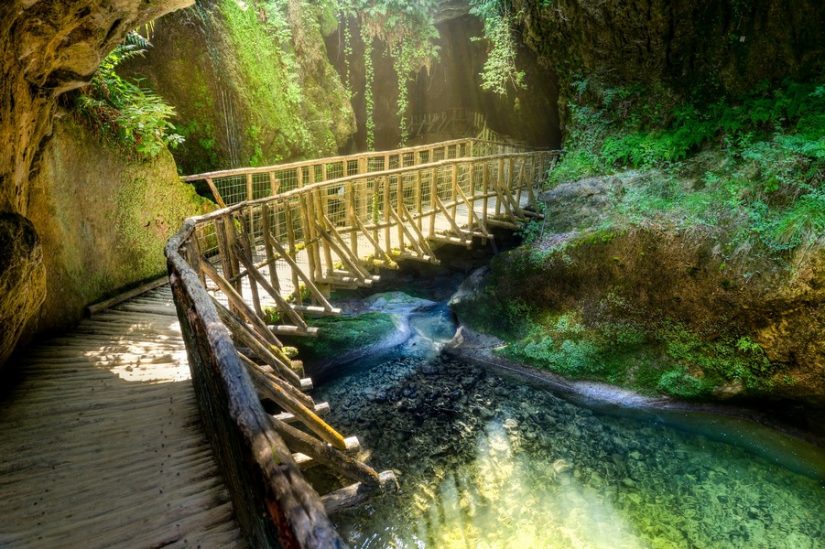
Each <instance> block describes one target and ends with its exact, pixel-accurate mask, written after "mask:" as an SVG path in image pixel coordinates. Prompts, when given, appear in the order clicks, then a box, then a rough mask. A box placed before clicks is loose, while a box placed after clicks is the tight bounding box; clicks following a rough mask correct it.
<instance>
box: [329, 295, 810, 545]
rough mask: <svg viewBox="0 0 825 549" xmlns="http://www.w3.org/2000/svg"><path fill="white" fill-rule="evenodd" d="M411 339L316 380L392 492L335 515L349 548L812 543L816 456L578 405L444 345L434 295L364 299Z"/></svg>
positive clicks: (748, 427) (588, 403)
mask: <svg viewBox="0 0 825 549" xmlns="http://www.w3.org/2000/svg"><path fill="white" fill-rule="evenodd" d="M399 302H403V303H405V304H406V305H404V306H403V307H401V308H400V309H401V310H404V311H406V312H404V313H403V316H404V317H405V319H406V321H405V323H404V326H406V328H407V329H409V337H407V338H406V339H405V340H404V341H403V342H402V343H397V342H396V343H397V344H395V345H393V346H391V347H389V348H387V347H381V346H380V345H379V346H376V347H374V349H375V350H376V351H375V353H374V354H371V355H370V356H368V357H362V358H361V359H359V360H357V361H354V362H350V363H349V364H348V365H343V366H341V367H339V368H337V369H336V370H334V372H335V373H334V374H333V375H329V376H327V380H326V381H325V382H324V383H322V384H321V386H320V387H319V388H318V393H317V397H318V398H320V399H322V400H327V401H329V402H330V404H331V406H332V410H333V415H334V421H335V423H336V425H337V426H339V427H340V428H341V429H342V430H343V431H344V432H352V433H357V434H358V436H359V437H360V438H361V440H362V442H363V447H364V448H366V449H367V451H369V452H370V453H371V456H370V461H371V463H372V464H373V465H374V466H375V467H376V468H378V469H386V468H392V469H395V470H397V471H398V472H399V479H400V489H399V491H398V492H397V493H394V494H387V495H384V496H381V497H378V498H375V499H373V500H372V501H371V502H370V503H369V504H367V505H366V506H363V507H360V508H358V509H356V510H353V511H350V512H346V513H342V514H339V515H337V516H336V517H335V521H336V523H337V525H338V527H339V529H340V531H341V533H342V535H343V536H344V537H345V538H346V539H347V541H348V542H349V543H350V544H351V545H353V546H356V547H387V546H395V547H406V546H412V545H416V546H427V547H453V546H461V547H474V546H484V547H675V546H699V547H753V546H765V547H794V548H796V547H820V546H823V544H825V523H823V522H822V520H821V517H822V516H823V513H825V484H824V482H825V473H823V472H825V456H823V455H822V452H821V451H820V450H818V449H816V448H813V447H811V446H809V445H807V444H805V443H804V442H801V441H799V440H798V439H795V438H792V437H789V436H786V435H783V434H781V433H777V432H770V433H769V434H766V431H765V429H764V428H762V427H759V426H758V425H756V424H753V423H751V422H747V421H742V420H738V419H735V418H726V420H725V422H724V424H720V423H719V422H717V421H712V420H709V418H708V416H707V415H704V416H703V415H701V414H695V415H692V414H690V413H688V412H686V411H678V412H674V414H671V415H668V414H662V413H647V412H640V409H639V408H638V407H625V406H616V405H615V402H614V403H613V404H612V405H610V406H607V407H605V406H604V404H605V401H604V400H599V399H598V398H597V397H598V395H591V397H582V396H581V395H580V396H579V398H578V399H577V401H576V402H572V401H571V400H569V398H564V397H563V395H562V394H561V393H559V392H558V390H557V388H554V387H552V386H551V385H548V384H546V383H544V382H542V381H541V380H539V381H536V382H534V381H531V380H530V379H528V378H525V377H523V376H520V375H510V374H507V373H506V372H504V371H502V370H499V369H491V368H489V367H485V366H482V365H476V364H472V363H470V362H468V361H465V360H463V359H461V358H457V357H455V356H451V355H448V354H446V353H444V352H443V348H444V346H445V345H446V344H447V343H448V342H449V340H450V339H451V338H452V336H453V333H454V331H455V325H454V324H453V322H452V316H451V313H450V311H449V309H448V308H447V306H446V305H445V304H443V303H435V302H426V301H422V300H417V301H415V305H414V306H409V305H410V304H411V303H413V302H412V301H410V300H409V299H408V298H405V297H403V294H387V295H385V296H381V297H379V298H372V301H371V303H372V307H373V308H374V307H375V304H376V303H378V304H379V306H380V307H385V308H386V309H387V310H393V311H395V314H399V313H398V311H399V310H400V309H399V307H398V303H399Z"/></svg>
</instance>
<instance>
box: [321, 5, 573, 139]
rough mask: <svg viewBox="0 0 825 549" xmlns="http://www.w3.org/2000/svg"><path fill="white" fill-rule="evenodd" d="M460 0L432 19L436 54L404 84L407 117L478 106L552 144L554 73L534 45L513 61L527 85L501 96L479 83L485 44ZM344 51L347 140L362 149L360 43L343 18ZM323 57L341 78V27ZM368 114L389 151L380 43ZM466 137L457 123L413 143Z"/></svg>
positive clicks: (389, 78) (388, 81)
mask: <svg viewBox="0 0 825 549" xmlns="http://www.w3.org/2000/svg"><path fill="white" fill-rule="evenodd" d="M468 9H469V8H468V5H467V2H466V1H460V0H459V1H452V2H444V3H443V6H442V9H441V10H440V11H439V12H438V17H437V18H436V22H437V28H438V31H439V34H440V38H439V40H438V47H439V54H438V58H437V59H435V60H433V62H432V65H431V66H430V67H429V68H427V69H422V70H421V71H420V72H419V73H418V74H417V75H416V77H415V78H414V79H413V81H412V82H411V83H410V84H409V112H408V115H412V116H413V117H418V116H420V115H425V114H428V113H439V112H443V111H450V110H455V109H463V110H466V111H469V112H478V113H481V114H483V115H484V116H485V118H486V120H487V123H488V125H489V126H490V128H491V129H492V130H494V131H496V132H498V133H500V134H503V135H507V136H510V137H513V138H515V139H518V140H522V141H526V142H528V143H531V144H534V145H542V146H549V147H558V146H559V143H560V140H561V135H560V131H559V116H558V107H557V101H558V84H557V78H556V74H555V71H554V69H553V68H552V67H550V66H548V65H542V64H540V63H539V60H538V58H537V55H536V53H535V52H534V51H532V50H531V49H529V48H527V47H521V48H520V49H519V51H518V66H519V68H520V69H522V70H524V71H525V73H526V81H527V89H525V90H519V91H511V93H510V94H509V95H507V96H504V97H501V96H498V95H496V94H493V93H491V92H485V91H483V90H482V89H481V87H480V84H481V76H480V75H481V71H482V68H483V66H484V62H485V60H486V58H487V56H486V49H487V43H486V42H485V41H484V40H475V38H477V37H481V36H483V29H482V24H481V21H480V20H479V19H478V18H476V17H474V16H472V15H469V14H468ZM350 28H351V32H352V38H351V48H352V54H351V55H350V56H349V64H350V72H351V87H352V94H353V97H352V105H353V109H354V110H355V115H356V118H357V120H358V128H357V133H356V135H355V139H354V146H355V148H357V149H359V150H364V149H365V148H366V110H365V106H364V86H365V76H364V71H365V68H364V44H363V41H362V40H361V36H360V35H361V32H360V29H359V28H358V26H357V24H356V23H355V21H354V20H352V21H351V25H350ZM326 42H327V49H328V51H329V55H330V58H331V60H332V62H333V64H334V65H335V67H336V69H337V70H338V73H339V74H340V75H341V78H342V79H343V78H344V74H345V72H346V69H345V52H344V49H345V48H344V37H343V30H342V29H341V28H339V29H338V32H336V33H334V34H332V35H330V36H328V37H327V41H326ZM374 50H375V51H374V54H373V56H372V62H373V67H374V75H375V76H374V87H373V99H374V116H373V119H374V121H375V143H376V145H375V148H376V150H383V149H392V148H395V147H397V146H398V143H399V139H400V130H399V116H398V108H397V104H396V102H397V99H398V81H397V77H396V74H395V71H394V70H393V66H392V60H391V59H390V57H389V56H388V55H387V53H386V48H385V47H384V45H383V44H381V43H380V42H376V43H375V46H374ZM458 137H466V131H465V130H463V129H462V128H460V127H458V128H455V129H453V131H447V132H446V133H443V134H440V135H426V136H423V139H420V138H419V140H420V141H423V142H435V141H441V140H446V139H453V138H458Z"/></svg>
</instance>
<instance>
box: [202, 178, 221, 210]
mask: <svg viewBox="0 0 825 549" xmlns="http://www.w3.org/2000/svg"><path fill="white" fill-rule="evenodd" d="M206 184H207V185H208V186H209V190H210V191H212V196H214V197H215V202H217V204H218V206H220V207H221V208H226V202H224V201H223V197H222V196H221V193H219V192H218V188H217V187H216V186H215V182H214V181H212V178H211V177H207V178H206Z"/></svg>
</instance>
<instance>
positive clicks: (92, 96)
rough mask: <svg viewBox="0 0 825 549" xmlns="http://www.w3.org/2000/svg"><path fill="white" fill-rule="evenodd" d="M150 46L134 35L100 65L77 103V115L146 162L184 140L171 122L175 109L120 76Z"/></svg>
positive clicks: (80, 94)
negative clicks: (123, 66)
mask: <svg viewBox="0 0 825 549" xmlns="http://www.w3.org/2000/svg"><path fill="white" fill-rule="evenodd" d="M149 46H150V44H149V42H148V41H147V40H146V39H145V38H143V37H142V36H140V35H139V34H137V33H135V32H132V33H129V35H127V38H126V40H125V41H124V42H123V43H122V44H120V45H118V46H117V47H116V48H115V49H114V50H112V52H111V53H109V55H107V56H106V57H105V58H104V59H103V61H102V62H101V64H100V68H99V69H98V71H97V72H96V73H95V75H94V77H92V81H91V82H90V84H89V86H87V87H86V88H84V89H83V90H82V91H81V93H79V94H78V95H77V97H76V99H75V104H74V106H75V111H76V112H77V113H78V114H79V115H80V117H81V118H82V119H83V120H84V121H85V122H86V123H87V124H88V125H89V126H91V127H92V128H93V129H94V130H96V131H97V132H98V133H99V134H100V135H103V136H105V137H107V138H109V139H111V140H112V141H114V142H116V143H119V144H122V145H124V146H126V147H129V148H132V149H134V150H135V151H136V152H137V153H138V154H140V155H142V156H145V157H147V158H152V157H154V156H157V155H158V153H160V152H161V151H162V150H164V149H165V148H166V147H167V146H169V147H175V146H177V145H179V144H180V143H182V142H183V137H182V136H180V135H178V134H177V133H175V126H174V125H173V124H172V122H170V119H171V118H172V117H174V115H175V109H174V108H173V107H172V106H170V105H168V104H167V103H166V102H165V101H164V100H163V99H162V98H161V97H160V96H158V95H156V94H155V93H153V92H151V91H150V90H147V89H144V88H141V87H140V86H139V85H138V83H134V82H130V81H129V80H126V79H124V78H122V77H121V76H120V75H119V74H118V73H117V67H118V66H119V65H120V64H121V63H123V62H124V61H126V60H128V59H130V58H132V57H135V56H139V55H143V53H144V52H145V51H146V49H147V48H148V47H149Z"/></svg>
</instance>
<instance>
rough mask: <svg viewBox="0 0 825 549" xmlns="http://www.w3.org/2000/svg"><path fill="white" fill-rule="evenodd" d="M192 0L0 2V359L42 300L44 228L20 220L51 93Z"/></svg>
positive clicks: (49, 117)
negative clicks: (5, 240) (131, 34)
mask: <svg viewBox="0 0 825 549" xmlns="http://www.w3.org/2000/svg"><path fill="white" fill-rule="evenodd" d="M191 3H192V0H64V1H60V2H57V1H50V0H6V1H4V2H3V3H1V4H0V212H12V213H15V214H17V215H16V216H10V215H7V216H6V217H4V219H6V220H10V219H14V222H13V224H12V223H9V224H7V225H8V226H5V229H4V234H5V236H6V237H10V238H11V242H10V245H9V246H6V245H4V246H2V248H0V279H2V280H3V295H4V298H5V299H3V300H2V301H0V333H2V334H3V337H2V338H0V364H2V363H3V362H4V360H5V359H6V357H8V355H9V353H10V352H11V351H12V350H13V348H14V346H15V345H16V343H17V341H18V340H19V339H20V338H21V337H25V335H26V333H29V332H30V331H31V329H30V328H26V326H29V322H30V320H31V318H32V317H33V316H35V315H36V313H37V309H38V307H39V304H40V302H42V300H43V288H44V287H45V276H46V272H45V269H44V266H43V262H42V261H43V257H44V255H46V254H44V248H43V246H42V244H41V239H40V237H39V233H40V232H41V231H42V230H43V229H44V227H43V226H39V225H38V224H36V223H35V224H34V225H33V226H32V224H31V223H30V222H28V220H26V219H25V217H26V216H28V215H29V214H30V210H31V208H30V188H31V181H32V178H33V176H34V175H35V174H36V173H37V171H38V169H39V168H40V163H41V160H42V158H43V154H44V152H45V150H46V145H47V143H48V141H49V139H50V138H51V134H52V122H53V117H54V113H55V108H56V107H55V104H56V100H57V98H58V97H59V96H60V94H62V93H64V92H66V91H68V90H71V89H74V88H77V87H79V86H81V85H83V84H84V83H86V82H87V81H88V80H89V79H90V78H91V76H92V74H93V73H94V71H95V70H96V69H97V67H98V65H99V63H100V60H101V59H102V57H103V56H104V55H105V54H106V53H107V52H108V51H109V50H111V49H112V48H113V47H114V46H115V45H116V44H117V43H118V42H119V41H120V40H122V38H123V36H124V35H125V33H126V32H128V31H129V30H131V29H133V28H135V27H137V26H138V25H140V24H142V23H144V22H146V21H149V20H152V19H154V18H156V17H159V16H161V15H163V14H164V13H166V12H169V11H171V10H174V9H177V8H180V7H183V6H185V5H188V4H191ZM12 225H13V227H12ZM15 227H16V228H15ZM6 229H8V230H6ZM15 235H17V236H15ZM11 244H13V245H11ZM9 281H14V282H13V283H10V282H9ZM7 284H11V285H7ZM10 296H17V298H11V297H10ZM23 302H25V303H24V304H22V305H21V303H23Z"/></svg>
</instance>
